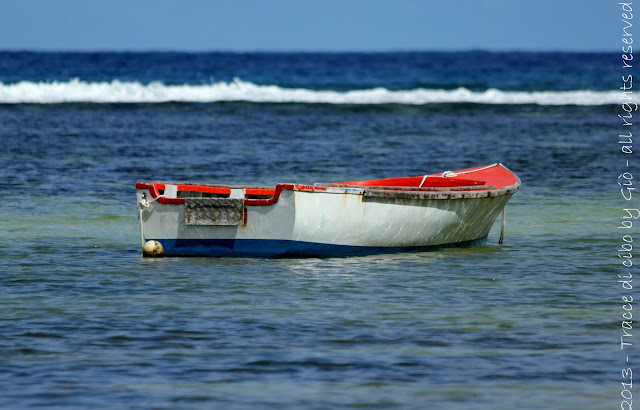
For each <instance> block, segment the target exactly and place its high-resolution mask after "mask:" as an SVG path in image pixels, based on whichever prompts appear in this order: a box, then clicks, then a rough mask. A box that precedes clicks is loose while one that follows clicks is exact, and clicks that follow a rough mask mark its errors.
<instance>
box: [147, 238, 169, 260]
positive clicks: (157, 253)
mask: <svg viewBox="0 0 640 410" xmlns="http://www.w3.org/2000/svg"><path fill="white" fill-rule="evenodd" d="M142 256H144V257H146V258H161V257H162V256H164V247H163V246H162V244H161V243H160V242H158V241H147V242H145V244H144V246H143V247H142Z"/></svg>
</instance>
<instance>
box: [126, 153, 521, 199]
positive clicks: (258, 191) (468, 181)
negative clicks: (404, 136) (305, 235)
mask: <svg viewBox="0 0 640 410" xmlns="http://www.w3.org/2000/svg"><path fill="white" fill-rule="evenodd" d="M175 185H177V187H178V191H189V192H203V193H213V194H223V195H225V194H226V195H228V194H230V193H231V188H230V187H229V186H214V185H198V184H175ZM488 185H490V186H488ZM345 186H347V187H352V188H355V189H357V188H361V189H365V188H374V189H378V190H380V189H382V190H384V189H385V187H386V188H388V189H391V187H393V188H395V189H397V188H398V187H404V188H406V191H411V190H412V188H414V191H415V190H418V189H419V188H420V187H421V188H427V187H434V188H447V187H451V188H457V187H459V188H460V190H458V191H457V192H464V191H465V190H464V187H469V191H471V190H472V189H473V188H474V186H477V187H478V189H473V190H474V191H496V190H504V189H506V188H514V189H515V190H517V189H518V188H519V186H520V180H519V178H518V177H517V176H516V175H515V174H514V173H513V172H511V171H510V170H509V169H508V168H506V167H505V166H504V165H502V164H500V163H496V164H493V165H489V166H482V167H475V168H466V169H461V170H457V171H453V173H437V174H430V175H426V176H425V175H420V176H413V177H403V178H387V179H375V180H367V181H349V182H336V183H330V184H322V186H318V185H300V184H278V185H276V186H275V188H265V187H244V190H245V194H246V195H272V196H271V198H264V199H262V198H260V199H258V198H245V199H244V205H245V206H247V205H249V206H265V205H273V204H275V203H276V202H278V200H279V199H280V195H281V194H282V191H283V190H285V189H286V190H294V191H304V192H326V191H327V190H331V189H336V188H337V187H342V188H344V187H345ZM485 186H486V187H485ZM165 188H166V184H165V183H162V182H138V183H136V189H148V190H149V192H150V193H151V196H152V198H153V199H154V200H156V201H157V202H159V203H161V204H167V205H169V204H171V205H180V204H184V198H166V197H164V196H162V195H160V193H159V191H160V190H164V189H165ZM514 192H515V191H514Z"/></svg>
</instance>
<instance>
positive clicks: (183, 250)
mask: <svg viewBox="0 0 640 410" xmlns="http://www.w3.org/2000/svg"><path fill="white" fill-rule="evenodd" d="M156 240H157V241H159V242H160V243H161V244H162V246H163V247H164V252H165V255H167V256H238V257H243V256H250V257H266V256H276V257H288V256H294V257H295V256H306V257H323V256H349V255H372V254H381V253H396V252H418V251H430V250H436V249H441V248H454V247H466V246H475V245H484V244H485V243H486V242H487V237H486V236H485V237H484V238H480V239H475V240H471V241H464V242H457V243H449V244H443V245H432V246H409V247H384V246H349V245H331V244H325V243H315V242H299V241H285V240H269V239H156Z"/></svg>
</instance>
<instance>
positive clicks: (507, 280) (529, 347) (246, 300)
mask: <svg viewBox="0 0 640 410" xmlns="http://www.w3.org/2000/svg"><path fill="white" fill-rule="evenodd" d="M622 65H623V64H622V61H621V59H620V55H619V54H618V53H578V52H543V53H539V52H488V51H482V50H476V51H465V52H408V51H407V52H388V53H386V52H385V53H383V52H380V53H358V52H353V53H346V52H345V53H306V52H292V53H270V52H260V53H235V52H211V53H205V52H201V53H182V52H27V51H25V52H21V51H13V52H0V408H6V409H21V408H69V409H80V408H118V409H127V408H131V409H133V408H135V409H140V408H155V409H351V408H357V409H362V408H367V409H368V408H372V409H377V408H379V409H482V410H489V409H491V410H494V409H514V408H518V409H605V408H622V409H625V408H629V409H631V403H630V400H632V397H630V396H632V395H633V393H635V392H636V391H637V390H634V389H633V387H632V386H629V385H627V386H625V385H624V384H622V383H627V384H629V383H630V382H632V376H631V374H632V373H631V372H632V371H633V370H636V369H638V370H637V371H640V367H637V366H636V363H638V360H640V358H638V353H637V352H636V350H634V349H635V348H636V347H635V346H636V345H637V344H640V340H639V339H638V337H637V336H636V333H637V330H635V329H634V328H633V324H634V323H633V320H632V319H631V317H632V316H633V313H634V312H635V309H633V310H630V309H632V308H633V306H634V304H633V303H634V302H631V298H633V297H634V296H636V294H635V290H634V289H633V280H632V279H631V277H629V275H631V276H632V275H635V274H636V271H634V267H633V266H625V265H624V264H623V263H622V262H625V263H627V265H628V263H632V262H633V259H631V258H629V256H633V250H632V249H631V248H632V246H633V245H635V243H633V239H634V237H636V236H637V232H636V231H635V230H634V229H636V228H635V227H629V226H625V225H624V224H623V222H625V223H627V225H628V224H629V223H633V222H634V221H635V216H637V215H636V214H635V212H637V211H633V210H632V211H624V210H625V209H637V208H638V207H639V205H638V204H637V199H636V195H640V194H636V193H635V190H634V189H633V188H632V189H630V190H626V191H623V192H622V193H621V191H620V189H621V186H622V187H623V188H629V187H630V186H631V187H633V185H630V184H633V183H634V182H635V180H633V174H634V173H637V171H636V170H637V164H638V161H637V159H636V157H635V153H633V152H632V153H624V152H622V148H623V146H627V150H631V151H633V150H634V149H636V147H633V144H632V143H631V142H627V143H624V144H621V143H620V141H619V139H620V138H619V135H621V134H627V133H628V132H629V131H632V130H633V128H632V127H629V126H624V125H623V123H624V118H623V117H622V115H625V114H629V112H625V111H624V110H622V109H621V106H620V101H621V100H620V98H621V93H622V91H621V90H620V89H619V88H620V87H621V86H622V85H623V84H625V82H624V81H623V77H624V76H625V75H628V74H629V73H627V72H626V71H623V68H622ZM627 85H629V84H627ZM636 108H637V106H636ZM628 121H632V120H628ZM631 139H632V138H631ZM627 140H628V139H626V140H624V141H627ZM498 161H499V162H501V163H503V164H505V165H506V166H508V167H509V168H510V169H511V170H512V171H514V172H515V173H516V174H518V176H519V177H520V179H521V180H522V188H521V190H520V191H519V192H517V193H516V194H515V195H514V196H513V198H512V199H511V201H510V202H509V204H508V206H507V207H506V226H505V240H504V244H503V245H502V246H500V245H499V244H498V236H499V234H500V221H497V222H496V224H495V225H494V227H493V229H492V231H491V233H490V235H489V238H488V243H487V245H485V246H477V247H468V248H448V249H442V250H437V251H430V252H414V253H395V254H380V255H371V256H359V257H340V258H320V259H318V258H278V259H268V258H200V257H198V258H193V257H192V258H182V257H165V258H159V259H149V258H142V257H141V243H140V228H139V225H138V221H137V208H136V200H135V184H136V182H141V181H157V180H160V181H187V182H206V183H216V184H218V183H220V184H236V183H238V184H241V183H246V184H251V185H274V184H276V183H290V182H294V183H305V184H312V183H315V182H332V181H344V180H350V179H352V180H358V179H359V180H362V179H376V178H387V177H399V176H413V175H424V174H426V173H435V172H441V171H446V170H456V169H462V168H467V167H472V166H480V165H487V164H491V163H494V162H498ZM623 175H624V176H623ZM621 177H622V178H621ZM636 178H637V175H636ZM619 183H622V185H619ZM623 193H628V194H629V195H633V198H631V199H630V200H629V201H627V200H626V199H625V198H624V197H623ZM634 202H636V203H635V204H634ZM636 242H637V238H636ZM625 278H628V279H625ZM625 298H626V299H625ZM621 340H622V341H623V342H624V343H625V344H623V345H621ZM625 403H626V404H625ZM627 405H628V407H625V406H627Z"/></svg>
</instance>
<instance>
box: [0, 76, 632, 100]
mask: <svg viewBox="0 0 640 410" xmlns="http://www.w3.org/2000/svg"><path fill="white" fill-rule="evenodd" d="M170 101H176V102H219V101H248V102H269V103H325V104H408V105H422V104H434V103H478V104H540V105H604V104H618V103H619V102H620V93H619V92H617V91H591V90H576V91H533V92H528V91H501V90H498V89H488V90H486V91H480V92H478V91H471V90H468V89H466V88H458V89H455V90H431V89H424V88H416V89H413V90H388V89H386V88H382V87H379V88H372V89H363V90H352V91H324V90H321V91H318V90H310V89H304V88H283V87H279V86H277V85H256V84H253V83H251V82H247V81H242V80H240V79H235V80H234V81H232V82H229V83H227V82H216V83H212V84H202V85H187V84H185V85H165V84H163V83H160V82H152V83H149V84H142V83H139V82H125V81H118V80H113V81H111V82H86V81H81V80H79V79H73V80H70V81H68V82H37V83H36V82H30V81H21V82H18V83H12V84H4V83H1V82H0V103H4V104H17V103H40V104H56V103H67V102H89V103H162V102H170Z"/></svg>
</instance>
